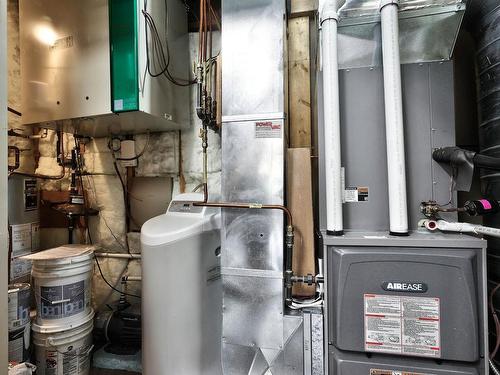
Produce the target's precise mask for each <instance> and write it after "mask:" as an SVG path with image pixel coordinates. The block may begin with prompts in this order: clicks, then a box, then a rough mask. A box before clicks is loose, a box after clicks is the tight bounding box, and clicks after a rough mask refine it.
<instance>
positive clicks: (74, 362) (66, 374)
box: [62, 346, 91, 375]
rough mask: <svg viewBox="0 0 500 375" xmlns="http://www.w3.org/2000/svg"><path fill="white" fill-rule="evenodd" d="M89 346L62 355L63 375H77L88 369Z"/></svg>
mask: <svg viewBox="0 0 500 375" xmlns="http://www.w3.org/2000/svg"><path fill="white" fill-rule="evenodd" d="M90 349H91V348H90V346H82V347H80V348H78V349H72V350H70V351H68V352H66V353H64V354H63V356H62V357H63V375H78V374H81V373H83V372H85V371H87V370H88V369H89V368H90V355H89V352H90Z"/></svg>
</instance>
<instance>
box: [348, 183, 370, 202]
mask: <svg viewBox="0 0 500 375" xmlns="http://www.w3.org/2000/svg"><path fill="white" fill-rule="evenodd" d="M349 202H368V188H367V187H357V186H348V187H346V188H345V190H344V203H349Z"/></svg>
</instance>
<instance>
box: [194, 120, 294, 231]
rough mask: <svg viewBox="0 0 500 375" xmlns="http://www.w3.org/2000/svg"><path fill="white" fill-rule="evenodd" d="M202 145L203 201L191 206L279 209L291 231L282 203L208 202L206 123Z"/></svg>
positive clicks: (286, 212) (285, 209) (289, 216)
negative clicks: (284, 215)
mask: <svg viewBox="0 0 500 375" xmlns="http://www.w3.org/2000/svg"><path fill="white" fill-rule="evenodd" d="M202 146H203V202H193V206H201V207H218V208H240V209H261V210H281V211H283V212H284V213H285V214H286V216H287V222H288V230H291V231H293V217H292V213H291V212H290V210H289V209H288V208H287V207H285V206H282V205H277V204H260V203H238V202H208V163H207V159H208V154H207V149H208V130H207V127H206V125H204V126H203V131H202Z"/></svg>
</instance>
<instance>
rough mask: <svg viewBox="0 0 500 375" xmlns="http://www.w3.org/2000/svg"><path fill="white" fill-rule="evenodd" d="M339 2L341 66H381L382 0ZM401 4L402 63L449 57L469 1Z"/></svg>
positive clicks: (414, 0) (402, 0)
mask: <svg viewBox="0 0 500 375" xmlns="http://www.w3.org/2000/svg"><path fill="white" fill-rule="evenodd" d="M339 3H340V4H341V6H340V8H339V12H338V13H339V29H338V33H339V41H338V44H339V66H340V69H348V68H361V67H373V66H381V65H382V46H381V37H380V34H381V24H380V21H381V14H380V11H379V10H380V4H381V1H380V0H344V1H339ZM382 3H384V1H382ZM385 3H386V2H385ZM398 3H399V44H400V46H401V50H400V55H401V64H410V63H425V62H433V61H443V60H449V59H450V58H451V55H452V53H453V48H454V47H455V42H456V39H457V36H458V32H459V30H460V25H461V23H462V19H463V17H464V13H465V8H466V3H467V0H400V1H398ZM436 35H439V38H436Z"/></svg>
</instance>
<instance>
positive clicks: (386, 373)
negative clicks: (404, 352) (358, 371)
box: [370, 369, 434, 375]
mask: <svg viewBox="0 0 500 375" xmlns="http://www.w3.org/2000/svg"><path fill="white" fill-rule="evenodd" d="M370 375H434V374H427V373H425V374H424V373H422V372H408V371H394V370H379V369H371V370H370Z"/></svg>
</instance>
